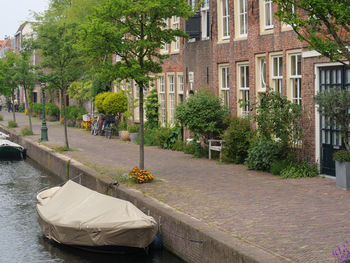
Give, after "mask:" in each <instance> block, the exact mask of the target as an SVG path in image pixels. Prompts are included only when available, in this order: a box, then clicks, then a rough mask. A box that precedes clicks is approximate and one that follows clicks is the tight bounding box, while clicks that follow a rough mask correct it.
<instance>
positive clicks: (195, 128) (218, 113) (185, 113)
mask: <svg viewBox="0 0 350 263" xmlns="http://www.w3.org/2000/svg"><path fill="white" fill-rule="evenodd" d="M228 115H229V111H228V108H226V107H225V106H224V105H222V100H221V99H220V98H219V97H217V96H215V95H213V94H211V93H209V92H206V91H199V92H197V93H196V94H194V95H192V96H190V97H189V98H188V99H187V100H186V101H185V102H184V103H182V104H180V105H179V106H177V108H176V112H175V118H176V119H177V120H178V121H180V123H181V124H182V125H184V126H185V127H187V128H188V129H190V131H192V132H194V133H195V134H198V135H201V136H202V137H203V138H204V140H205V142H207V141H208V139H210V138H214V137H217V136H219V135H220V134H221V133H222V132H223V131H224V130H225V129H226V128H227V125H226V124H225V122H224V120H225V118H226V117H227V116H228Z"/></svg>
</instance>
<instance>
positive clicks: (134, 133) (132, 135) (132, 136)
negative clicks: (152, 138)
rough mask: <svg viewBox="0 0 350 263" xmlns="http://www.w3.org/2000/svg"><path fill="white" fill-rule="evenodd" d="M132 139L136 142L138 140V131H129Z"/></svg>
mask: <svg viewBox="0 0 350 263" xmlns="http://www.w3.org/2000/svg"><path fill="white" fill-rule="evenodd" d="M129 136H130V141H132V142H135V141H136V140H137V137H138V136H139V133H138V132H131V133H129Z"/></svg>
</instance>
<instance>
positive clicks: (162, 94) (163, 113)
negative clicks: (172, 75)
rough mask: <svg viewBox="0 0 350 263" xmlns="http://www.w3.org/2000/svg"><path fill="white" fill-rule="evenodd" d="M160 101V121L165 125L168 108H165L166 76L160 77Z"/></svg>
mask: <svg viewBox="0 0 350 263" xmlns="http://www.w3.org/2000/svg"><path fill="white" fill-rule="evenodd" d="M159 103H160V123H161V124H162V125H165V119H166V117H165V116H166V110H165V77H164V76H160V78H159Z"/></svg>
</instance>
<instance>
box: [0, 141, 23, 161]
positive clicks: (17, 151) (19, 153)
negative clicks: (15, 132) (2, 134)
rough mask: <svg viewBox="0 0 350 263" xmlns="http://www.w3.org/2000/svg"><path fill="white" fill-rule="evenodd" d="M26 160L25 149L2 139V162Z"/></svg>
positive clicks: (0, 154) (0, 146)
mask: <svg viewBox="0 0 350 263" xmlns="http://www.w3.org/2000/svg"><path fill="white" fill-rule="evenodd" d="M24 158H25V149H24V148H23V147H22V146H21V145H19V144H17V143H14V142H11V141H9V140H4V139H0V160H4V159H5V160H21V159H24Z"/></svg>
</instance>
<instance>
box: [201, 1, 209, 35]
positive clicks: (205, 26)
mask: <svg viewBox="0 0 350 263" xmlns="http://www.w3.org/2000/svg"><path fill="white" fill-rule="evenodd" d="M201 31H202V39H208V38H209V0H204V1H203V4H202V8H201Z"/></svg>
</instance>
